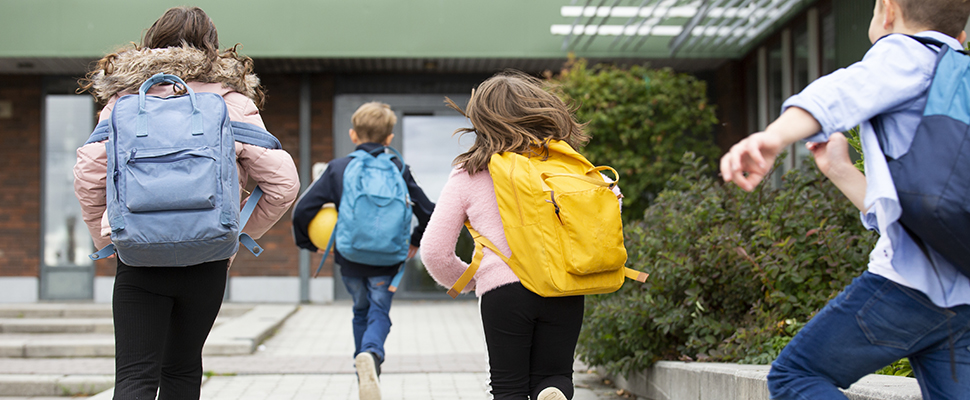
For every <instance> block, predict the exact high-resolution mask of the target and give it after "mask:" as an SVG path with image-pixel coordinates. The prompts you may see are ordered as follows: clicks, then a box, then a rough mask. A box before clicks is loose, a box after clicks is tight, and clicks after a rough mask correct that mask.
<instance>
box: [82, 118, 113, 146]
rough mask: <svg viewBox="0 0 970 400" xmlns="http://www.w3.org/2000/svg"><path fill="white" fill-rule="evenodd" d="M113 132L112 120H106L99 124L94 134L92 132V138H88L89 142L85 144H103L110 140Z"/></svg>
mask: <svg viewBox="0 0 970 400" xmlns="http://www.w3.org/2000/svg"><path fill="white" fill-rule="evenodd" d="M110 132H111V120H110V119H106V120H104V121H101V122H98V125H97V126H95V127H94V132H91V136H89V137H88V141H87V142H84V144H91V143H97V142H103V141H105V140H108V134H109V133H110Z"/></svg>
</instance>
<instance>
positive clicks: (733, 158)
mask: <svg viewBox="0 0 970 400" xmlns="http://www.w3.org/2000/svg"><path fill="white" fill-rule="evenodd" d="M784 147H785V144H784V143H783V141H782V140H781V138H779V137H778V136H777V135H772V134H769V133H767V132H758V133H755V134H753V135H751V136H748V137H747V138H745V139H744V140H742V141H740V142H738V143H737V144H735V145H734V146H732V147H731V150H730V151H728V152H727V154H725V155H724V157H722V158H721V178H723V179H724V181H725V182H734V183H735V184H736V185H738V186H739V187H740V188H741V189H744V190H746V191H749V192H750V191H752V190H754V188H755V187H756V186H758V183H761V181H762V180H763V179H764V177H765V175H767V174H768V171H770V170H771V166H772V165H774V163H775V158H776V157H778V154H779V153H781V150H782V149H783V148H784Z"/></svg>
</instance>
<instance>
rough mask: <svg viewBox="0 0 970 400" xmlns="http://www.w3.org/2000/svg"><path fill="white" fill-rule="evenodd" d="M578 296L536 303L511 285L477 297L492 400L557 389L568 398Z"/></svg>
mask: <svg viewBox="0 0 970 400" xmlns="http://www.w3.org/2000/svg"><path fill="white" fill-rule="evenodd" d="M583 301H584V298H583V296H569V297H541V296H539V295H537V294H535V293H532V292H531V291H529V290H528V289H526V288H525V287H523V286H522V284H521V283H514V284H511V285H506V286H502V287H499V288H497V289H493V290H491V291H489V292H488V293H485V295H483V296H482V300H481V308H482V310H481V312H482V325H483V326H484V328H485V343H486V346H487V347H488V348H487V350H488V366H489V375H490V380H491V386H492V395H493V396H494V398H495V400H505V399H515V400H524V399H527V398H530V397H531V398H532V399H535V398H536V396H537V395H538V394H539V392H540V391H542V389H545V388H547V387H551V386H553V387H557V388H559V390H561V391H562V392H563V393H564V394H565V395H566V397H567V398H572V397H573V353H574V352H575V350H576V341H577V340H578V339H579V330H580V328H582V326H583V307H584V304H583Z"/></svg>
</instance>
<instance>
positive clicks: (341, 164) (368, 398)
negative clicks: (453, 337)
mask: <svg viewBox="0 0 970 400" xmlns="http://www.w3.org/2000/svg"><path fill="white" fill-rule="evenodd" d="M351 121H352V123H353V126H354V127H353V129H351V130H350V139H351V140H352V141H353V142H354V144H356V145H357V149H356V150H363V151H366V152H367V153H369V154H370V155H372V156H375V157H376V156H377V155H379V154H381V153H384V152H385V146H388V145H390V143H391V139H393V138H394V134H393V133H391V130H392V128H393V127H394V124H395V123H397V117H396V116H395V115H394V112H393V111H392V110H391V108H390V106H388V105H387V104H383V103H379V102H370V103H366V104H364V105H362V106H360V108H358V109H357V111H356V112H354V115H353V117H352V119H351ZM351 160H352V158H351V157H349V156H348V157H343V158H338V159H336V160H333V161H331V162H330V164H329V165H328V166H327V169H326V170H325V171H324V172H323V174H322V175H321V176H320V178H319V179H317V181H316V182H314V183H313V185H312V186H310V188H309V189H307V191H306V193H304V194H303V196H302V197H301V198H300V199H299V200H298V201H297V203H296V205H295V206H294V207H293V236H294V239H295V240H296V245H297V246H299V247H301V248H304V249H307V250H310V251H318V252H323V251H324V249H319V248H317V247H316V246H315V245H314V244H313V243H312V242H311V241H310V236H309V234H308V231H307V227H308V226H309V224H310V221H311V220H312V219H313V217H315V216H316V214H317V212H319V211H320V207H321V206H323V205H324V204H326V203H333V204H335V205H336V206H337V209H338V210H341V208H340V202H341V196H342V195H343V191H344V172H345V170H346V169H347V166H348V165H349V164H350V162H351ZM393 162H394V163H395V165H396V166H397V167H398V168H399V169H400V170H401V172H402V174H403V178H404V181H405V183H406V184H407V191H408V194H409V197H410V199H409V200H410V201H411V202H412V210H413V213H414V216H415V217H417V219H418V226H417V227H416V228H414V230H413V231H412V233H411V240H410V243H411V245H410V249H409V251H408V254H407V258H411V257H412V256H414V254H415V252H416V251H417V249H418V246H419V245H420V243H421V237H422V235H423V234H424V229H425V227H427V225H428V220H429V219H430V218H431V213H432V211H434V203H432V202H431V200H429V199H428V196H426V195H425V194H424V191H423V190H422V189H421V188H420V187H419V186H418V184H417V183H416V182H415V181H414V177H413V176H411V170H410V168H408V166H407V165H405V164H404V163H403V162H402V161H401V160H400V159H399V158H394V159H393ZM341 212H343V211H342V210H341ZM338 218H339V216H338ZM334 234H335V235H336V232H334ZM333 247H334V251H333V256H334V262H335V263H337V265H339V266H340V274H341V277H342V278H343V281H344V285H345V286H346V287H347V291H348V292H349V293H350V295H351V296H352V297H353V300H354V307H353V311H354V319H353V327H354V345H355V351H354V363H355V366H356V368H357V376H358V380H359V385H360V398H361V400H379V399H380V386H379V383H378V375H379V374H380V365H381V363H382V362H383V361H384V342H385V340H386V339H387V335H388V333H389V332H390V329H391V319H390V316H389V312H390V309H391V299H392V297H393V295H394V293H393V292H390V291H389V290H388V286H389V285H390V283H391V279H392V278H393V277H394V275H395V274H396V273H397V272H398V270H399V269H400V268H403V264H404V263H403V261H402V262H399V263H396V264H394V265H368V264H362V263H358V262H354V261H350V260H348V259H347V258H345V257H344V256H343V255H341V253H340V251H338V250H337V249H336V247H337V246H333Z"/></svg>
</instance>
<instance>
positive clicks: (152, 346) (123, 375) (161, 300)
mask: <svg viewBox="0 0 970 400" xmlns="http://www.w3.org/2000/svg"><path fill="white" fill-rule="evenodd" d="M228 265H229V260H221V261H213V262H208V263H204V264H199V265H193V266H189V267H131V266H128V265H125V264H124V263H122V262H121V261H120V260H119V261H118V272H117V274H116V275H115V286H114V295H113V299H112V311H113V315H114V327H115V392H114V398H115V400H129V399H155V394H156V393H158V399H159V400H174V399H178V400H185V399H198V398H199V396H200V391H201V386H202V345H203V344H205V339H206V337H208V336H209V331H210V330H211V329H212V324H213V322H215V319H216V315H217V314H219V308H220V307H221V306H222V297H223V295H224V294H225V291H226V274H227V268H228Z"/></svg>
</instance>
